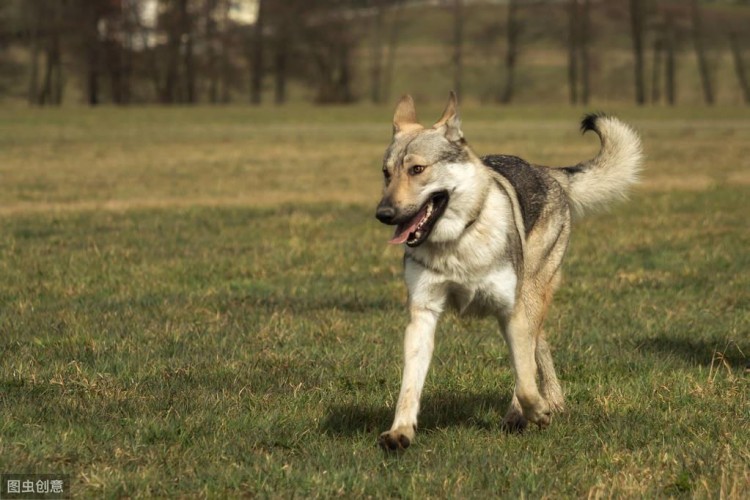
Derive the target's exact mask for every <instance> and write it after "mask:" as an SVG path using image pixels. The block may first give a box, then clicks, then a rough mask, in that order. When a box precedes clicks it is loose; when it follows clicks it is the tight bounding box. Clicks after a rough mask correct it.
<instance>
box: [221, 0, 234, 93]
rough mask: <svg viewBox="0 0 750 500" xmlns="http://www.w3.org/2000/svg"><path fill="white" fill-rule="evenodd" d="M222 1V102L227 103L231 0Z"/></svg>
mask: <svg viewBox="0 0 750 500" xmlns="http://www.w3.org/2000/svg"><path fill="white" fill-rule="evenodd" d="M221 2H222V31H221V94H220V97H221V102H222V103H224V104H227V103H228V102H229V100H230V93H229V80H230V69H231V66H230V63H229V47H230V40H229V12H230V8H231V6H232V5H231V3H232V2H231V0H221Z"/></svg>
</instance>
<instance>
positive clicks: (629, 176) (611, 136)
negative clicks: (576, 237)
mask: <svg viewBox="0 0 750 500" xmlns="http://www.w3.org/2000/svg"><path fill="white" fill-rule="evenodd" d="M589 130H593V131H594V132H596V134H597V135H598V136H599V139H600V140H601V143H602V146H601V149H600V150H599V154H597V155H596V156H595V157H594V158H593V159H591V160H588V161H584V162H582V163H579V164H578V165H575V166H572V167H564V168H558V169H554V170H555V171H556V172H555V173H556V175H555V177H556V178H557V179H558V180H559V181H560V183H561V184H562V186H563V188H564V189H565V191H566V193H567V195H568V200H569V201H570V206H571V209H572V211H573V214H574V215H576V216H578V217H580V216H582V215H584V214H586V213H589V212H592V211H595V210H597V209H601V208H603V207H605V206H606V205H607V204H609V203H610V202H612V201H614V200H616V199H624V198H626V197H627V193H628V188H629V187H630V186H631V185H632V184H634V183H635V182H637V181H638V174H639V173H640V171H641V165H642V161H643V151H642V149H641V139H640V137H639V136H638V133H637V132H636V131H635V130H633V129H632V128H631V127H630V126H629V125H627V124H625V123H623V122H621V121H620V120H618V119H617V118H614V117H612V116H607V115H604V114H590V115H586V116H585V117H584V119H583V121H582V122H581V131H582V132H583V133H586V132H588V131H589Z"/></svg>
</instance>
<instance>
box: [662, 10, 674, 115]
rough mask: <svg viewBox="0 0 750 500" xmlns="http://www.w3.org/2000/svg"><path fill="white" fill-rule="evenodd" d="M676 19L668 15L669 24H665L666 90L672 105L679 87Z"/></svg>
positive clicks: (668, 100)
mask: <svg viewBox="0 0 750 500" xmlns="http://www.w3.org/2000/svg"><path fill="white" fill-rule="evenodd" d="M674 30H675V28H674V21H673V20H672V17H667V24H666V26H665V32H666V33H665V44H666V52H667V54H666V56H667V57H666V61H665V68H664V69H665V73H666V75H665V82H664V84H665V91H666V94H667V103H669V105H670V106H674V105H675V104H676V102H677V88H676V86H675V85H676V81H677V80H676V79H675V71H676V62H675V61H676V60H675V33H674Z"/></svg>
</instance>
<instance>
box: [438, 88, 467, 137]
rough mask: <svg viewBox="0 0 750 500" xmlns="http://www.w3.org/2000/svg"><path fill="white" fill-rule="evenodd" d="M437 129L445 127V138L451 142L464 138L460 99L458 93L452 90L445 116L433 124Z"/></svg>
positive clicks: (444, 112)
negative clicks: (459, 112)
mask: <svg viewBox="0 0 750 500" xmlns="http://www.w3.org/2000/svg"><path fill="white" fill-rule="evenodd" d="M432 128H435V129H441V128H444V129H445V138H446V139H448V140H449V141H451V142H458V141H460V140H461V139H463V138H464V133H463V132H462V131H461V119H460V118H459V117H458V99H457V98H456V93H455V92H453V91H452V90H451V93H450V96H449V97H448V105H447V106H446V107H445V111H443V116H442V117H440V119H439V120H438V121H437V123H435V125H433V126H432Z"/></svg>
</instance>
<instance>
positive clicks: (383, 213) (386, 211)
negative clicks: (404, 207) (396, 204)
mask: <svg viewBox="0 0 750 500" xmlns="http://www.w3.org/2000/svg"><path fill="white" fill-rule="evenodd" d="M375 217H377V219H378V220H379V221H380V222H382V223H383V224H390V223H391V222H393V218H394V217H396V209H395V208H393V207H390V206H388V205H384V206H379V207H378V209H377V211H376V212H375Z"/></svg>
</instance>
